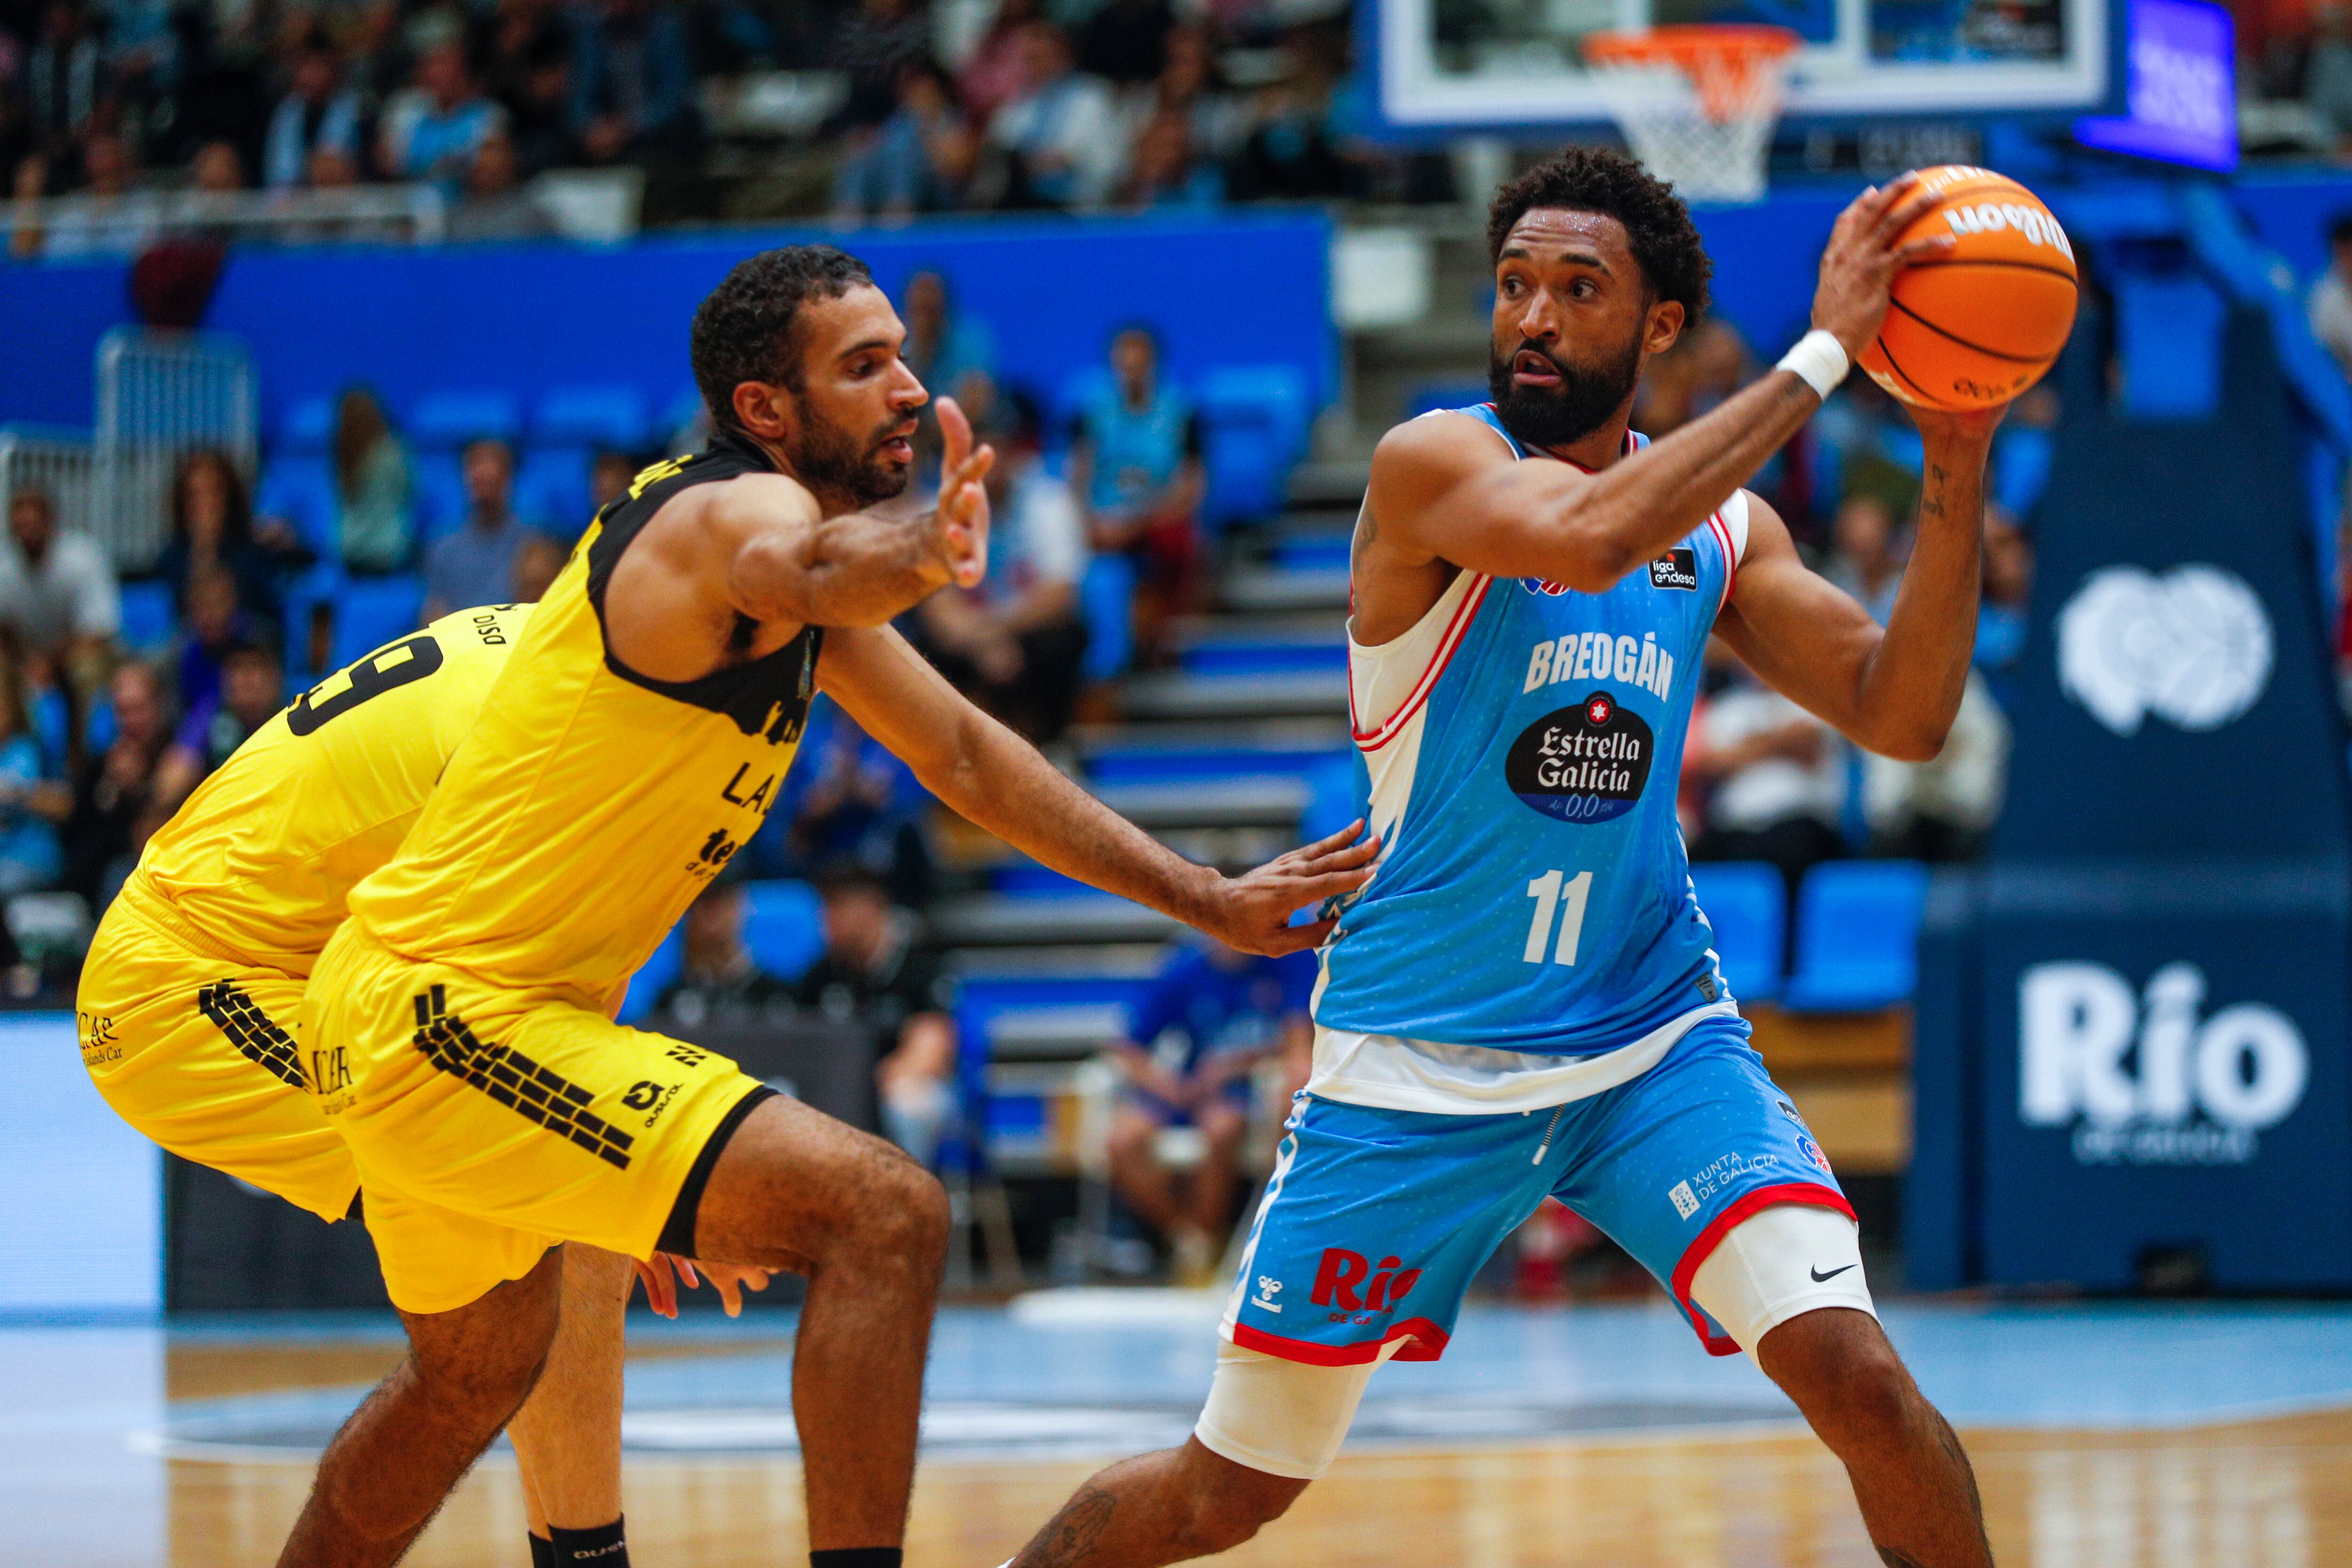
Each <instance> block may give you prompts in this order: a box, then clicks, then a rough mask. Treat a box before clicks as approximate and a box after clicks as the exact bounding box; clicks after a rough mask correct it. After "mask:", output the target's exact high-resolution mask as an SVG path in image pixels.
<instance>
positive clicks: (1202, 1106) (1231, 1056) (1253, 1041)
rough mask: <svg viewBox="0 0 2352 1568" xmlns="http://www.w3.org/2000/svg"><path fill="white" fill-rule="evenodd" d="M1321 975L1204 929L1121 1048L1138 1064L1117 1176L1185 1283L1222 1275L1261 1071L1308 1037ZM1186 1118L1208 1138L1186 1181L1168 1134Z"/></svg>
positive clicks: (1116, 1136) (1119, 1130)
mask: <svg viewBox="0 0 2352 1568" xmlns="http://www.w3.org/2000/svg"><path fill="white" fill-rule="evenodd" d="M1314 984H1315V961H1314V959H1313V958H1312V957H1311V956H1307V955H1305V954H1292V955H1291V956H1288V957H1286V958H1257V957H1252V956H1250V955H1248V954H1246V953H1242V952H1238V951H1236V950H1235V949H1234V948H1232V947H1228V946H1225V945H1224V944H1223V943H1222V942H1219V941H1216V940H1215V939H1213V938H1206V937H1204V938H1202V939H1201V940H1200V941H1199V942H1198V943H1197V944H1194V943H1187V944H1185V945H1183V946H1179V947H1177V948H1176V949H1175V950H1174V951H1173V952H1171V954H1170V955H1169V956H1168V958H1167V960H1166V962H1164V963H1163V964H1162V965H1161V966H1160V973H1159V975H1158V976H1157V977H1154V979H1153V980H1152V983H1151V987H1150V990H1149V991H1147V992H1146V993H1145V995H1144V997H1143V999H1142V1000H1141V1001H1140V1002H1139V1004H1138V1005H1137V1007H1136V1009H1135V1011H1134V1013H1133V1015H1132V1016H1131V1017H1130V1018H1129V1019H1128V1028H1127V1038H1126V1039H1125V1040H1120V1041H1118V1043H1117V1044H1115V1045H1114V1046H1112V1048H1111V1051H1112V1054H1113V1055H1114V1056H1115V1057H1116V1058H1117V1059H1118V1065H1119V1067H1120V1068H1121V1069H1122V1070H1123V1071H1125V1072H1126V1074H1127V1088H1126V1091H1125V1092H1124V1093H1122V1094H1121V1096H1120V1097H1119V1103H1118V1110H1117V1111H1116V1112H1114V1113H1113V1114H1112V1118H1111V1132H1110V1171H1111V1184H1112V1186H1115V1187H1116V1188H1117V1189H1118V1196H1119V1197H1121V1198H1122V1199H1124V1200H1125V1201H1126V1204H1127V1207H1129V1208H1130V1209H1132V1210H1133V1211H1134V1212H1135V1216H1136V1218H1139V1219H1140V1220H1142V1221H1143V1222H1144V1223H1145V1224H1147V1225H1149V1226H1150V1227H1151V1228H1153V1229H1155V1230H1157V1231H1159V1232H1160V1234H1161V1235H1162V1236H1163V1237H1165V1238H1166V1239H1167V1241H1168V1244H1169V1250H1170V1252H1171V1254H1172V1255H1173V1262H1174V1266H1175V1274H1176V1279H1177V1282H1178V1283H1179V1284H1182V1285H1188V1286H1200V1285H1206V1284H1209V1283H1211V1282H1213V1279H1214V1276H1215V1271H1216V1265H1217V1258H1218V1255H1219V1251H1220V1249H1221V1244H1222V1240H1223V1233H1224V1229H1225V1227H1226V1225H1227V1224H1228V1223H1229V1222H1230V1221H1231V1220H1232V1218H1233V1207H1234V1176H1235V1173H1236V1170H1237V1169H1238V1166H1239V1164H1240V1155H1241V1147H1242V1139H1243V1135H1244V1134H1246V1133H1247V1132H1248V1130H1249V1112H1250V1101H1251V1098H1252V1092H1251V1082H1250V1079H1251V1074H1252V1072H1253V1071H1254V1070H1255V1068H1256V1066H1257V1064H1258V1063H1259V1062H1260V1061H1264V1060H1265V1059H1266V1058H1267V1057H1269V1056H1273V1055H1276V1054H1277V1053H1282V1052H1291V1053H1297V1052H1300V1051H1304V1050H1306V1049H1307V1040H1308V1038H1309V1035H1310V1033H1311V1030H1310V1026H1309V1025H1308V1022H1307V997H1308V994H1309V992H1310V991H1311V990H1312V989H1313V988H1314ZM1181 1126H1190V1127H1194V1128H1197V1129H1198V1130H1199V1132H1200V1134H1201V1141H1202V1150H1201V1156H1200V1163H1199V1164H1198V1165H1197V1166H1194V1167H1193V1168H1192V1174H1191V1178H1190V1181H1189V1182H1188V1183H1186V1184H1185V1186H1186V1190H1184V1191H1182V1192H1181V1193H1180V1192H1179V1190H1178V1186H1179V1183H1178V1179H1177V1176H1176V1173H1175V1172H1173V1171H1171V1169H1170V1168H1169V1166H1167V1165H1166V1164H1165V1163H1164V1162H1163V1161H1162V1160H1161V1158H1160V1134H1161V1132H1162V1131H1164V1130H1165V1129H1167V1128H1170V1127H1181Z"/></svg>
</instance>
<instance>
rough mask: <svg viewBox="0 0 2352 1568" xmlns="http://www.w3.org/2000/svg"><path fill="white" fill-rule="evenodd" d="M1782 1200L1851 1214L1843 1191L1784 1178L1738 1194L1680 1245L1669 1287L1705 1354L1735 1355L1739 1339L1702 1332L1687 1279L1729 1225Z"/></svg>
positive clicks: (1701, 1318) (1693, 1275)
mask: <svg viewBox="0 0 2352 1568" xmlns="http://www.w3.org/2000/svg"><path fill="white" fill-rule="evenodd" d="M1784 1203H1791V1204H1798V1205H1801V1206H1807V1207H1814V1208H1834V1209H1836V1210H1837V1211H1838V1212H1839V1213H1840V1214H1843V1215H1844V1216H1845V1217H1846V1218H1848V1219H1853V1205H1852V1204H1850V1203H1848V1202H1847V1201H1846V1200H1845V1195H1844V1194H1843V1193H1842V1192H1840V1191H1838V1189H1837V1188H1835V1187H1833V1186H1822V1184H1821V1183H1819V1182H1812V1181H1785V1182H1778V1183H1775V1184H1774V1185H1772V1186H1759V1187H1758V1188H1757V1189H1756V1190H1755V1191H1754V1192H1749V1193H1743V1194H1741V1195H1740V1196H1739V1197H1738V1198H1735V1199H1734V1200H1733V1201H1732V1202H1731V1203H1730V1204H1729V1205H1727V1207H1725V1208H1724V1211H1723V1212H1722V1213H1721V1214H1718V1215H1717V1216H1716V1217H1715V1218H1713V1219H1712V1220H1710V1221H1708V1222H1707V1227H1706V1229H1705V1230H1702V1231H1700V1232H1699V1233H1698V1239H1697V1240H1696V1241H1694V1242H1692V1243H1691V1244H1690V1245H1689V1246H1688V1247H1687V1248H1685V1249H1684V1250H1683V1260H1682V1261H1681V1262H1679V1263H1677V1264H1675V1277H1674V1280H1673V1281H1672V1284H1671V1288H1672V1290H1673V1291H1674V1293H1675V1301H1680V1302H1681V1303H1682V1308H1683V1311H1684V1312H1685V1313H1686V1314H1688V1316H1689V1318H1690V1324H1691V1327H1692V1329H1693V1330H1694V1331H1696V1333H1697V1334H1698V1342H1699V1343H1701V1344H1703V1345H1705V1346H1706V1352H1707V1354H1709V1355H1738V1354H1739V1342H1738V1341H1737V1340H1735V1339H1730V1338H1728V1337H1724V1336H1718V1335H1714V1334H1710V1333H1707V1332H1706V1315H1705V1314H1704V1313H1702V1312H1700V1311H1699V1308H1698V1303H1696V1301H1692V1300H1691V1293H1690V1288H1691V1281H1692V1280H1693V1279H1694V1278H1696V1276H1697V1274H1698V1270H1699V1265H1700V1264H1702V1263H1705V1262H1706V1260H1708V1259H1709V1258H1710V1257H1713V1256H1714V1254H1715V1249H1717V1247H1719V1246H1721V1245H1722V1244H1723V1239H1724V1238H1725V1237H1726V1236H1728V1235H1730V1234H1731V1229H1732V1227H1734V1226H1736V1225H1738V1223H1739V1222H1740V1221H1741V1220H1743V1219H1747V1218H1750V1217H1751V1216H1754V1215H1757V1214H1760V1213H1762V1212H1763V1211H1764V1210H1765V1209H1768V1208H1772V1207H1777V1206H1779V1205H1780V1204H1784ZM1857 1223H1859V1222H1857Z"/></svg>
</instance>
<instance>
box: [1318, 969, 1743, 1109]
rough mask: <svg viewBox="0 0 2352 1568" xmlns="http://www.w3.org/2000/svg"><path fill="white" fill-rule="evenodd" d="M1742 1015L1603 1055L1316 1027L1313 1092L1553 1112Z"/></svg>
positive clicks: (1409, 1103) (1714, 1013)
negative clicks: (1508, 1048)
mask: <svg viewBox="0 0 2352 1568" xmlns="http://www.w3.org/2000/svg"><path fill="white" fill-rule="evenodd" d="M1738 1016H1739V1008H1738V1004H1737V1003H1735V1002H1733V1001H1732V1000H1731V998H1728V997H1727V998H1724V999H1723V1000H1721V1001H1719V1002H1715V1003H1712V1004H1710V1005H1708V1006H1706V1007H1703V1008H1694V1009H1691V1010H1690V1011H1689V1012H1686V1013H1684V1014H1682V1015H1681V1016H1680V1017H1678V1018H1674V1019H1668V1020H1667V1021H1666V1022H1665V1023H1664V1024H1662V1025H1660V1026H1659V1027H1658V1028H1656V1029H1654V1030H1651V1031H1650V1032H1649V1033H1648V1034H1645V1035H1643V1037H1642V1038H1641V1039H1639V1040H1635V1041H1633V1044H1631V1045H1624V1046H1620V1047H1618V1048H1617V1049H1616V1050H1615V1051H1604V1052H1602V1053H1601V1054H1600V1055H1598V1056H1557V1055H1549V1054H1546V1053H1544V1052H1541V1051H1501V1050H1497V1049H1496V1048H1494V1047H1491V1046H1483V1045H1444V1044H1441V1043H1439V1042H1438V1041H1436V1040H1407V1039H1405V1038H1403V1037H1402V1036H1398V1035H1392V1034H1360V1033H1358V1032H1356V1031H1355V1030H1339V1029H1325V1028H1324V1027H1323V1026H1322V1025H1320V1024H1318V1025H1317V1026H1316V1028H1315V1065H1314V1069H1313V1071H1312V1072H1311V1073H1310V1074H1309V1075H1308V1077H1307V1093H1309V1094H1311V1095H1313V1096H1315V1097H1316V1098H1317V1099H1320V1100H1336V1101H1338V1102H1339V1103H1341V1104H1344V1105H1366V1106H1370V1107H1371V1108H1373V1109H1375V1110H1381V1111H1420V1112H1425V1113H1431V1114H1434V1115H1440V1116H1498V1115H1509V1114H1512V1113H1517V1112H1527V1111H1548V1110H1549V1109H1551V1108H1552V1107H1553V1106H1555V1105H1565V1104H1567V1103H1570V1101H1574V1100H1587V1099H1590V1098H1591V1097H1592V1096H1593V1095H1595V1094H1603V1093H1606V1092H1609V1091H1610V1090H1612V1089H1614V1088H1616V1087H1617V1086H1618V1085H1620V1084H1622V1083H1630V1082H1633V1080H1634V1079H1636V1078H1639V1077H1640V1076H1641V1075H1642V1074H1643V1073H1644V1072H1647V1071H1649V1070H1650V1069H1651V1068H1653V1067H1655V1066H1656V1065H1657V1064H1658V1063H1659V1062H1660V1061H1664V1058H1665V1054H1666V1052H1667V1051H1671V1050H1672V1049H1673V1048H1674V1046H1675V1041H1677V1040H1681V1039H1682V1037H1683V1036H1685V1035H1686V1034H1688V1033H1689V1032H1690V1031H1691V1030H1692V1029H1693V1028H1694V1027H1696V1025H1697V1024H1698V1023H1699V1022H1700V1021H1701V1020H1702V1019H1711V1018H1737V1017H1738Z"/></svg>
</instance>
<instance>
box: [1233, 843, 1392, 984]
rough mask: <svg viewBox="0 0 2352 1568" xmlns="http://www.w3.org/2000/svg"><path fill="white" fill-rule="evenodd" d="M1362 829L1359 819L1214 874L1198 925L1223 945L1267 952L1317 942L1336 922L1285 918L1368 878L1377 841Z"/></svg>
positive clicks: (1292, 950)
mask: <svg viewBox="0 0 2352 1568" xmlns="http://www.w3.org/2000/svg"><path fill="white" fill-rule="evenodd" d="M1363 831H1364V824H1363V822H1362V821H1360V820H1359V821H1353V822H1350V823H1349V824H1348V826H1347V827H1346V828H1345V829H1344V830H1342V831H1339V832H1336V833H1334V834H1332V835H1331V836H1330V837H1329V838H1328V839H1324V840H1322V841H1319V842H1317V843H1311V844H1301V845H1300V846H1299V847H1298V848H1297V849H1295V850H1293V851H1291V852H1289V853H1288V854H1286V855H1277V856H1276V857H1275V858H1274V859H1273V860H1270V861H1268V862H1265V864H1264V865H1262V866H1260V867H1258V868H1257V869H1256V870H1255V871H1253V872H1247V873H1244V874H1242V875H1240V876H1228V877H1220V878H1218V879H1217V883H1216V886H1215V887H1214V888H1213V890H1212V891H1211V893H1210V894H1209V907H1208V909H1207V910H1206V912H1205V913H1204V914H1203V915H1202V919H1201V920H1200V921H1199V922H1198V924H1199V925H1200V926H1201V929H1202V930H1203V931H1206V932H1207V933H1208V934H1209V935H1210V936H1214V937H1216V938H1217V939H1218V940H1219V941H1221V942H1223V943H1225V944H1226V945H1227V946H1233V947H1238V948H1240V949H1241V950H1242V951H1243V952H1244V953H1261V954H1264V955H1265V956H1268V957H1280V956H1282V955H1283V954H1285V953H1296V952H1297V951H1298V950H1299V949H1300V948H1302V947H1312V946H1316V945H1317V944H1318V943H1319V942H1321V941H1322V940H1323V938H1324V937H1326V936H1329V935H1330V934H1331V927H1332V926H1333V925H1335V924H1337V922H1335V921H1331V920H1318V921H1315V922H1313V923H1311V924H1309V925H1291V924H1290V917H1291V915H1294V914H1296V913H1297V911H1299V910H1301V909H1304V908H1306V907H1307V905H1309V904H1320V903H1322V902H1323V901H1324V900H1325V899H1327V898H1336V897H1338V896H1339V894H1343V893H1353V892H1355V891H1356V889H1358V888H1360V887H1361V886H1363V885H1364V883H1368V882H1370V881H1371V880H1372V861H1373V859H1374V858H1375V857H1376V856H1378V855H1379V854H1380V852H1381V841H1380V840H1378V839H1372V838H1365V837H1363V836H1362V834H1363Z"/></svg>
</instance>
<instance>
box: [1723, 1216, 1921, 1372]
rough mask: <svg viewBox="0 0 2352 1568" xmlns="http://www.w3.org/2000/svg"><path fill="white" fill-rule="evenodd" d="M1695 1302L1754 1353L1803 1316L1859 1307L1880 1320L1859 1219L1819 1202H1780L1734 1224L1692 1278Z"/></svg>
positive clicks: (1747, 1350) (1726, 1331) (1748, 1351)
mask: <svg viewBox="0 0 2352 1568" xmlns="http://www.w3.org/2000/svg"><path fill="white" fill-rule="evenodd" d="M1691 1300H1693V1301H1696V1302H1697V1303H1698V1304H1699V1305H1700V1306H1702V1307H1704V1308H1706V1313H1707V1316H1709V1317H1711V1318H1713V1319H1714V1320H1715V1321H1716V1322H1718V1323H1721V1324H1722V1325H1723V1328H1724V1332H1725V1333H1728V1334H1729V1335H1730V1336H1731V1337H1732V1338H1733V1339H1735V1340H1737V1341H1738V1342H1739V1348H1740V1349H1742V1350H1744V1351H1746V1352H1747V1353H1748V1354H1750V1355H1754V1354H1756V1345H1757V1342H1758V1341H1759V1340H1761V1339H1762V1338H1763V1337H1764V1336H1765V1335H1766V1334H1767V1333H1770V1332H1771V1331H1772V1330H1774V1329H1776V1328H1778V1327H1779V1326H1780V1324H1782V1323H1785V1322H1788V1321H1789V1320H1790V1318H1793V1317H1795V1316H1797V1315H1798V1314H1799V1313H1801V1312H1812V1311H1814V1310H1816V1309H1817V1308H1821V1307H1853V1308H1854V1309H1855V1310H1856V1311H1858V1312H1868V1313H1869V1314H1870V1315H1871V1316H1872V1317H1876V1316H1877V1315H1878V1310H1877V1309H1876V1308H1875V1307H1874V1306H1872V1305H1871V1302H1870V1286H1869V1284H1868V1282H1867V1281H1864V1279H1863V1277H1862V1241H1861V1236H1860V1233H1859V1232H1858V1231H1857V1230H1856V1229H1855V1227H1854V1223H1853V1220H1851V1219H1848V1218H1846V1217H1845V1216H1844V1215H1843V1214H1840V1213H1839V1212H1838V1211H1837V1210H1836V1209H1834V1208H1823V1207H1821V1206H1819V1205H1818V1204H1793V1203H1790V1204H1776V1205H1774V1206H1773V1207H1770V1208H1767V1209H1764V1210H1762V1211H1760V1212H1759V1213H1758V1214H1756V1215H1753V1216H1751V1217H1750V1218H1747V1219H1744V1220H1741V1221H1740V1222H1739V1223H1738V1225H1735V1226H1733V1227H1732V1228H1731V1232H1730V1234H1729V1235H1727V1236H1726V1237H1725V1238H1724V1239H1722V1240H1721V1241H1720V1242H1718V1243H1717V1245H1716V1249H1715V1251H1714V1252H1713V1253H1712V1254H1711V1255H1710V1256H1709V1257H1708V1258H1707V1260H1706V1262H1704V1263H1701V1264H1700V1265H1699V1266H1698V1272H1697V1273H1696V1274H1695V1275H1693V1276H1692V1277H1691Z"/></svg>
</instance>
